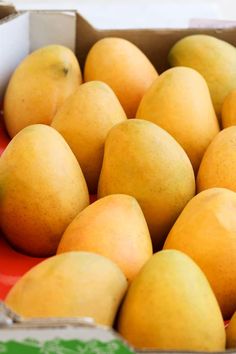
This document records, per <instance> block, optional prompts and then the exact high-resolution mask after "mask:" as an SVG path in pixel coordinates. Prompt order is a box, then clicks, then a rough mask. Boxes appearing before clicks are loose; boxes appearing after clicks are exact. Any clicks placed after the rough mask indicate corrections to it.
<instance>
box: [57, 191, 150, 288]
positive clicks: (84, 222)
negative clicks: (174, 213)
mask: <svg viewBox="0 0 236 354" xmlns="http://www.w3.org/2000/svg"><path fill="white" fill-rule="evenodd" d="M68 251H88V252H95V253H99V254H101V255H103V256H106V257H108V258H110V259H111V260H112V261H113V262H115V263H117V265H118V266H119V267H120V268H121V270H122V271H123V273H124V274H125V275H126V277H127V279H128V280H129V281H131V280H132V279H133V278H134V277H135V276H136V275H137V273H138V272H139V270H140V269H141V267H142V266H143V265H144V264H145V263H146V262H147V260H148V259H149V258H150V257H151V255H152V242H151V237H150V234H149V231H148V227H147V223H146V220H145V218H144V215H143V213H142V210H141V208H140V206H139V204H138V202H137V201H136V200H135V199H134V198H133V197H131V196H129V195H125V194H113V195H108V196H106V197H104V198H101V199H99V200H97V201H96V202H94V203H93V204H91V205H89V206H88V207H87V208H85V209H84V210H83V211H82V212H80V213H79V214H78V215H77V217H76V218H75V219H74V220H73V221H72V222H71V223H70V225H69V226H68V227H67V229H66V230H65V232H64V234H63V236H62V238H61V241H60V243H59V246H58V250H57V253H62V252H68Z"/></svg>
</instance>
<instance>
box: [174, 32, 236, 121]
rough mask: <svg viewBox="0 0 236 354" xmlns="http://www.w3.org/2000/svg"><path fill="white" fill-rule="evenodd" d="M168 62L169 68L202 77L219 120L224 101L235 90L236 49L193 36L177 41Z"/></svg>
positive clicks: (197, 35) (218, 41) (207, 36)
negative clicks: (185, 68) (189, 70)
mask: <svg viewBox="0 0 236 354" xmlns="http://www.w3.org/2000/svg"><path fill="white" fill-rule="evenodd" d="M168 60H169V63H170V65H171V66H188V67H190V68H193V69H195V70H197V71H198V72H199V73H200V74H202V76H203V77H204V78H205V80H206V82H207V84H208V87H209V90H210V93H211V98H212V101H213V105H214V108H215V111H216V114H217V115H218V117H219V119H220V113H221V107H222V104H223V101H224V98H225V97H226V95H227V94H228V93H229V92H230V91H232V90H233V89H235V88H236V48H235V47H234V46H233V45H231V44H229V43H227V42H226V41H223V40H221V39H218V38H215V37H213V36H209V35H205V34H194V35H190V36H186V37H184V38H182V39H180V40H179V41H178V42H177V43H176V44H175V45H174V46H173V47H172V48H171V50H170V52H169V55H168Z"/></svg>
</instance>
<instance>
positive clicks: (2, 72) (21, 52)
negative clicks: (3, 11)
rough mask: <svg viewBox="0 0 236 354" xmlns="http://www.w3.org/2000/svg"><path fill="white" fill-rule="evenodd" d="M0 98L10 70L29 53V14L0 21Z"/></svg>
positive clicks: (10, 72)
mask: <svg viewBox="0 0 236 354" xmlns="http://www.w3.org/2000/svg"><path fill="white" fill-rule="evenodd" d="M0 42H1V46H0V57H1V66H0V100H1V98H2V96H3V94H4V91H5V87H6V85H7V83H8V81H9V78H10V76H11V74H12V72H13V71H14V70H15V68H16V66H17V65H18V64H19V62H20V61H21V60H22V59H23V58H24V57H25V56H26V55H27V54H28V53H29V14H28V13H24V14H21V15H19V16H16V17H14V18H12V19H11V20H9V21H6V22H3V23H0Z"/></svg>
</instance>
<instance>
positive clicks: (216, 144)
mask: <svg viewBox="0 0 236 354" xmlns="http://www.w3.org/2000/svg"><path fill="white" fill-rule="evenodd" d="M235 144H236V126H231V127H229V128H225V129H223V130H222V131H221V132H220V133H218V134H217V135H216V136H215V138H214V139H213V140H212V142H211V143H210V145H209V146H208V148H207V149H206V151H205V154H204V155H203V158H202V161H201V164H200V167H199V171H198V175H197V180H196V181H197V190H198V192H200V191H203V190H205V189H208V188H213V187H223V188H228V189H231V190H233V191H234V192H236V150H235Z"/></svg>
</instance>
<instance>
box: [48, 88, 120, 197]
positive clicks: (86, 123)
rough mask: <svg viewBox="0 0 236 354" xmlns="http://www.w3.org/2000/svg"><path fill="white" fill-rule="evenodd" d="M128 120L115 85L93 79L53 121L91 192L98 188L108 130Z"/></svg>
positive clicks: (78, 90) (73, 96) (64, 105)
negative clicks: (77, 162) (113, 86)
mask: <svg viewBox="0 0 236 354" xmlns="http://www.w3.org/2000/svg"><path fill="white" fill-rule="evenodd" d="M126 119H127V117H126V115H125V112H124V110H123V108H122V106H121V104H120V102H119V101H118V99H117V97H116V96H115V94H114V92H113V91H112V90H111V88H110V87H109V86H108V85H106V84H105V83H103V82H100V81H91V82H87V83H85V84H82V85H80V86H79V88H78V89H77V90H76V92H75V93H74V94H73V95H71V96H70V97H69V98H68V99H67V100H66V101H65V103H64V104H63V105H62V107H61V108H60V109H59V110H58V112H57V113H56V115H55V116H54V118H53V120H52V124H51V126H52V127H53V128H55V129H56V130H57V131H58V132H59V133H60V134H62V136H63V137H64V139H65V140H66V141H67V143H68V144H69V146H70V147H71V150H72V151H73V153H74V154H75V156H76V158H77V160H78V161H79V164H80V166H81V169H82V171H83V174H84V176H85V179H86V182H87V185H88V188H89V191H90V192H91V193H96V191H97V184H98V178H99V175H100V172H101V167H102V159H103V150H104V143H105V139H106V136H107V133H108V132H109V130H110V129H111V128H112V127H113V126H114V125H115V124H117V123H119V122H122V121H124V120H126Z"/></svg>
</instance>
